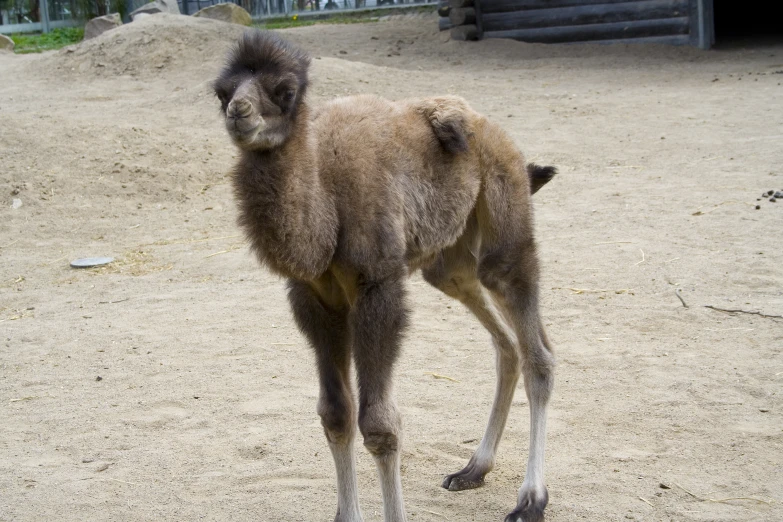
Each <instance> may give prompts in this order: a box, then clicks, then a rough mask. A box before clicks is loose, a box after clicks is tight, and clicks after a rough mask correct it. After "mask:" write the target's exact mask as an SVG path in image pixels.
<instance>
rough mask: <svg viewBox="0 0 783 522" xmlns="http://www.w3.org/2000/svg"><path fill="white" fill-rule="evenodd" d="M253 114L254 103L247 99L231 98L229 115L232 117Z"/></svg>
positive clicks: (244, 116) (245, 116)
mask: <svg viewBox="0 0 783 522" xmlns="http://www.w3.org/2000/svg"><path fill="white" fill-rule="evenodd" d="M251 114H253V104H251V103H250V102H249V101H247V100H244V99H239V100H231V102H230V103H229V104H228V115H229V116H231V117H232V118H247V117H249V116H250V115H251Z"/></svg>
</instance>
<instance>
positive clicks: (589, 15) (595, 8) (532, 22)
mask: <svg viewBox="0 0 783 522" xmlns="http://www.w3.org/2000/svg"><path fill="white" fill-rule="evenodd" d="M704 1H705V0H440V3H439V8H438V13H439V14H440V16H441V19H440V29H441V30H450V31H451V37H452V39H455V40H472V39H480V38H513V39H516V40H522V41H525V42H536V43H558V42H607V43H608V42H623V43H627V42H659V43H672V44H688V43H692V44H694V45H698V44H699V42H696V41H695V40H696V39H697V38H698V35H697V34H696V33H698V32H699V28H698V27H697V26H696V24H697V23H698V21H697V20H696V19H697V18H698V16H699V14H698V4H699V3H700V2H702V3H703V2H704ZM702 32H703V31H702Z"/></svg>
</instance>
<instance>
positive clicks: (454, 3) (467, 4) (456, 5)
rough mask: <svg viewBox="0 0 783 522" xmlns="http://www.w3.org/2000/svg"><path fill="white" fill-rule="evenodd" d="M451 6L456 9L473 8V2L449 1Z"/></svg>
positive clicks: (468, 0) (466, 0) (467, 0)
mask: <svg viewBox="0 0 783 522" xmlns="http://www.w3.org/2000/svg"><path fill="white" fill-rule="evenodd" d="M449 5H450V6H451V7H454V8H459V7H473V0H449Z"/></svg>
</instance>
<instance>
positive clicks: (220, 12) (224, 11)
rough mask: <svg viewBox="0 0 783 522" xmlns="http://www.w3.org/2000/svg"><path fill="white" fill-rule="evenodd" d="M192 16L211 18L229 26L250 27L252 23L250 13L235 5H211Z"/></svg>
mask: <svg viewBox="0 0 783 522" xmlns="http://www.w3.org/2000/svg"><path fill="white" fill-rule="evenodd" d="M193 16H200V17H202V18H211V19H212V20H220V21H221V22H228V23H230V24H239V25H250V24H251V23H253V20H252V19H251V18H250V13H248V12H247V11H245V10H244V9H242V8H241V7H239V6H238V5H236V4H216V5H211V6H209V7H205V8H204V9H202V10H201V11H199V12H197V13H196V14H194V15H193Z"/></svg>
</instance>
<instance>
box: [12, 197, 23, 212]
mask: <svg viewBox="0 0 783 522" xmlns="http://www.w3.org/2000/svg"><path fill="white" fill-rule="evenodd" d="M21 206H22V200H21V199H19V198H14V199H13V201H12V202H11V208H12V209H14V210H16V209H17V208H20V207H21Z"/></svg>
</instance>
